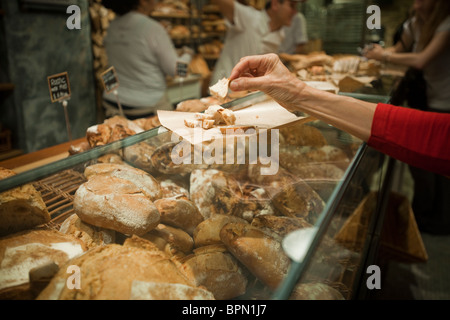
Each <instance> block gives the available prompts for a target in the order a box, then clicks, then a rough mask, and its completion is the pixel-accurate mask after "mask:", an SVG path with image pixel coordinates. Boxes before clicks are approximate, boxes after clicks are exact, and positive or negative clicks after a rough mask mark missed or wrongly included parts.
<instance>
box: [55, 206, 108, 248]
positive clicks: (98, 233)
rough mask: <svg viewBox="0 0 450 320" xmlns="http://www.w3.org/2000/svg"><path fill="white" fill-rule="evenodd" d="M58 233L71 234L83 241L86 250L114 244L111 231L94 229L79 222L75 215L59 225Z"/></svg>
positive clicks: (94, 227)
mask: <svg viewBox="0 0 450 320" xmlns="http://www.w3.org/2000/svg"><path fill="white" fill-rule="evenodd" d="M59 231H60V232H62V233H64V234H71V235H73V236H74V237H76V238H77V239H80V240H81V241H83V243H84V244H85V245H86V247H87V248H89V249H90V248H94V247H97V246H101V245H105V244H110V243H114V242H115V238H116V234H115V232H114V231H113V230H108V229H104V228H100V227H96V226H93V225H90V224H87V223H85V222H83V221H81V219H80V217H78V216H77V215H76V214H72V215H71V216H69V217H68V218H67V219H66V220H64V222H63V223H62V224H61V226H60V228H59Z"/></svg>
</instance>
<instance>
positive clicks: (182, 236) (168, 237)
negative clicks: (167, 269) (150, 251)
mask: <svg viewBox="0 0 450 320" xmlns="http://www.w3.org/2000/svg"><path fill="white" fill-rule="evenodd" d="M141 237H142V238H144V239H146V240H149V241H151V242H152V243H154V244H155V245H156V246H157V247H158V248H159V249H160V250H161V251H163V252H165V253H166V254H167V255H168V256H170V257H180V256H184V255H186V254H189V253H190V252H191V251H192V248H193V247H194V240H193V239H192V237H191V236H190V235H189V234H188V233H187V232H185V231H183V230H181V229H179V228H174V227H171V226H167V225H165V224H162V223H160V224H158V226H157V227H156V228H154V229H153V230H151V231H149V232H147V233H146V234H144V235H142V236H141Z"/></svg>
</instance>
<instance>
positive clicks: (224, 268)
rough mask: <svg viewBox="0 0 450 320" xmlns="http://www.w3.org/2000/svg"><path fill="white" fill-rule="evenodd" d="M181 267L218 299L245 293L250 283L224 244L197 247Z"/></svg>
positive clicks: (183, 271) (198, 284) (191, 278)
mask: <svg viewBox="0 0 450 320" xmlns="http://www.w3.org/2000/svg"><path fill="white" fill-rule="evenodd" d="M179 268H180V270H181V272H182V273H183V274H184V275H185V276H186V278H188V279H190V280H191V281H192V282H193V283H194V284H195V285H196V286H202V287H205V288H206V289H208V291H210V292H212V293H213V295H214V298H215V299H217V300H225V299H233V298H236V297H238V296H240V295H243V294H244V293H245V290H246V287H247V283H248V280H247V278H246V276H245V274H244V271H243V270H242V268H241V267H240V266H239V263H238V262H237V260H236V258H234V257H233V256H232V255H231V254H230V253H229V252H228V251H227V250H226V248H225V246H223V245H222V246H216V245H213V246H207V247H202V248H199V249H196V250H195V252H194V254H193V255H190V256H188V257H186V259H185V261H184V263H183V264H182V265H181V266H180V267H179Z"/></svg>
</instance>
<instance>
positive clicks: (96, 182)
mask: <svg viewBox="0 0 450 320" xmlns="http://www.w3.org/2000/svg"><path fill="white" fill-rule="evenodd" d="M73 208H74V211H75V213H76V214H77V215H78V216H79V217H80V219H81V220H82V221H84V222H86V223H88V224H92V225H94V226H97V227H102V228H106V229H111V230H115V231H118V232H121V233H124V234H137V235H142V234H145V233H147V232H149V231H150V230H152V229H153V228H155V227H156V226H157V225H158V223H159V220H160V216H159V212H158V209H156V207H155V205H154V203H153V202H152V201H151V200H150V198H149V197H147V196H146V195H145V194H144V193H143V192H142V189H140V188H138V187H137V186H136V185H135V184H134V183H132V182H130V181H128V180H125V179H121V178H118V177H113V176H107V175H103V174H95V175H92V176H91V177H90V178H89V180H88V181H87V182H85V183H83V184H82V185H80V187H79V188H78V190H77V191H76V192H75V196H74V200H73Z"/></svg>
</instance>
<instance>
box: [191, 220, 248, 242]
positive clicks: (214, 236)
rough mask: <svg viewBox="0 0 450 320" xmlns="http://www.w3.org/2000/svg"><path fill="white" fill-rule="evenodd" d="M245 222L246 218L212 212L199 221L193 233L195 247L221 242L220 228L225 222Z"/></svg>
mask: <svg viewBox="0 0 450 320" xmlns="http://www.w3.org/2000/svg"><path fill="white" fill-rule="evenodd" d="M231 222H236V223H247V221H246V220H244V219H242V218H239V217H235V216H230V215H226V214H214V215H212V216H211V217H209V218H208V219H206V220H205V221H203V222H201V223H199V225H198V226H197V227H196V228H195V230H194V233H193V235H192V236H193V238H194V244H195V247H196V248H199V247H202V246H209V245H213V244H222V240H221V239H220V230H222V227H223V226H224V225H226V224H227V223H231Z"/></svg>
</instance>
